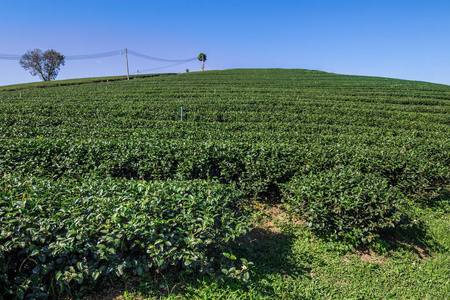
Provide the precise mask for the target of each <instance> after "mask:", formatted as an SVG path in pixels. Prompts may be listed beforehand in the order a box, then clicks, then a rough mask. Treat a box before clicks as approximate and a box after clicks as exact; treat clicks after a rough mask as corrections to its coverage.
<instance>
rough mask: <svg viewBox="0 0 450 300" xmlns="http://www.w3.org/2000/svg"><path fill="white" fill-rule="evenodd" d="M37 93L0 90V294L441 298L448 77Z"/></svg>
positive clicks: (175, 79) (288, 74) (277, 75)
mask: <svg viewBox="0 0 450 300" xmlns="http://www.w3.org/2000/svg"><path fill="white" fill-rule="evenodd" d="M116 79H121V78H116ZM81 83H82V84H81ZM51 85H52V86H51V88H35V84H32V85H18V86H14V87H4V89H3V90H0V169H1V170H2V173H3V177H2V178H1V181H0V186H1V187H2V194H1V198H0V207H1V208H2V211H1V214H0V218H1V221H2V222H3V223H4V224H8V225H7V226H6V227H4V229H3V230H2V232H1V235H0V247H2V248H1V249H2V255H4V256H1V257H0V269H1V270H9V271H8V272H5V273H2V274H0V283H1V284H0V286H3V287H7V288H3V289H2V288H0V293H2V294H5V293H10V294H15V295H20V293H21V292H23V293H25V294H27V293H30V291H31V290H33V289H34V291H38V290H39V291H41V292H44V293H50V294H51V293H53V294H51V295H52V296H55V297H56V296H61V294H60V293H63V294H64V293H67V291H70V292H71V293H81V294H80V295H81V296H83V295H84V296H85V293H86V292H85V291H89V290H90V289H96V288H97V287H98V285H99V284H103V285H106V286H108V284H110V282H111V280H117V281H116V282H117V285H118V286H121V287H122V286H125V285H126V284H128V287H130V286H133V289H132V293H134V294H133V295H134V296H135V297H141V298H142V297H151V296H161V295H165V294H167V293H172V292H173V293H174V294H175V295H174V296H184V297H187V298H193V297H220V295H223V294H227V295H232V296H234V297H236V298H241V297H244V298H245V297H247V298H295V297H300V298H333V297H335V298H345V297H349V298H351V297H360V298H361V297H362V298H383V297H385V298H387V297H388V296H389V297H396V298H401V297H406V298H408V297H415V298H417V297H418V298H445V296H446V295H448V294H449V293H450V290H449V288H450V286H449V285H448V268H447V266H448V264H449V263H450V261H449V260H450V256H449V251H450V239H449V235H448V228H449V226H450V214H449V213H450V198H449V195H450V192H449V180H450V118H449V117H448V116H449V113H450V86H446V85H439V84H432V83H426V82H416V81H406V80H399V79H389V78H378V77H366V76H350V75H339V74H331V73H326V72H320V71H312V70H301V69H296V70H283V69H235V70H224V71H207V72H192V73H184V74H161V76H152V77H142V76H141V77H136V78H133V79H132V80H129V81H128V80H110V79H108V78H106V80H105V78H102V79H86V80H77V81H61V82H58V81H55V82H52V83H51ZM37 86H45V84H44V83H42V85H37ZM181 107H183V110H182V112H183V119H182V120H181ZM46 224H49V225H46ZM2 257H5V258H7V259H3V258H2ZM29 258H31V259H29ZM249 262H253V263H254V265H253V266H252V264H251V263H249ZM249 270H250V271H249ZM212 275H214V276H212ZM220 277H225V278H226V279H225V280H223V281H221V280H220V279H219V278H220ZM362 278H363V280H362ZM15 282H25V283H26V284H23V285H20V286H19V285H17V284H15ZM54 282H56V283H57V284H58V286H61V287H63V288H62V290H61V291H55V290H51V289H50V288H49V287H50V286H51V284H53V283H54ZM161 285H163V286H164V288H160V286H161ZM25 286H29V287H30V288H29V289H27V288H25ZM8 289H9V290H8ZM83 290H84V292H83ZM36 293H37V292H36ZM83 293H84V294H83ZM139 293H140V294H139ZM109 296H110V295H109Z"/></svg>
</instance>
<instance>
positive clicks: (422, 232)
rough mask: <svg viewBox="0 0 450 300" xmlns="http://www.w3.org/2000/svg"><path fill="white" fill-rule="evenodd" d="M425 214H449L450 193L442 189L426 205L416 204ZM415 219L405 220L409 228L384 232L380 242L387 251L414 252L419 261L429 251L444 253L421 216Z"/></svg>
mask: <svg viewBox="0 0 450 300" xmlns="http://www.w3.org/2000/svg"><path fill="white" fill-rule="evenodd" d="M417 205H418V207H420V209H422V210H423V211H424V212H426V214H429V213H431V214H433V215H436V216H437V215H439V214H447V213H449V212H450V191H449V190H448V189H442V190H440V191H439V192H437V193H436V194H435V196H434V197H432V198H430V199H429V200H428V201H427V203H426V205H424V204H423V203H420V204H417ZM416 217H417V219H412V217H408V218H406V219H405V222H404V223H405V224H409V226H407V227H405V228H401V227H398V228H393V229H388V230H385V231H384V232H383V233H382V234H381V235H380V239H381V241H383V242H385V243H386V246H387V248H388V250H399V249H404V250H410V251H412V252H414V253H415V254H416V255H417V256H418V257H419V258H420V259H425V258H427V257H428V256H430V250H433V251H438V252H441V251H444V250H445V247H443V246H442V245H441V244H440V243H439V242H438V241H436V240H435V239H434V238H433V237H432V236H431V235H430V234H429V229H430V228H429V225H428V224H427V223H426V222H424V221H423V220H422V219H421V216H416Z"/></svg>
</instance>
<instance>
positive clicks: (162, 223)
mask: <svg viewBox="0 0 450 300" xmlns="http://www.w3.org/2000/svg"><path fill="white" fill-rule="evenodd" d="M0 184H1V193H0V207H1V208H2V209H1V210H0V223H1V224H2V226H1V230H0V271H1V272H0V295H3V296H6V295H16V296H18V297H19V298H21V297H23V296H27V297H28V296H31V297H37V296H39V295H41V296H42V295H46V294H48V293H49V288H50V287H51V286H52V287H53V288H55V287H58V288H63V290H64V288H70V289H72V290H76V289H78V288H80V287H86V286H91V287H92V286H95V283H96V282H101V281H102V280H103V279H105V278H108V277H111V276H112V277H120V276H123V275H124V274H139V275H140V274H143V273H146V272H147V273H148V272H155V271H156V270H163V269H168V270H169V271H170V270H172V271H173V270H186V271H188V270H192V271H196V272H201V273H208V274H215V273H217V272H219V273H220V274H221V270H222V269H224V268H225V269H227V268H230V267H233V265H234V264H235V262H236V260H234V261H233V260H231V259H229V258H227V257H233V258H234V256H233V255H232V254H230V253H229V252H230V251H229V247H230V243H231V242H232V241H234V240H235V239H236V238H237V237H239V236H241V235H242V234H244V233H245V232H246V230H247V228H248V226H247V225H248V222H247V220H246V210H245V208H243V207H241V206H240V203H239V202H240V193H238V192H237V191H236V190H235V189H233V188H232V187H229V186H224V185H221V184H217V183H211V182H204V181H191V182H174V181H167V182H145V181H131V180H130V181H126V180H118V179H111V178H110V179H106V180H89V181H84V182H78V181H74V180H62V179H60V180H58V181H54V180H51V179H46V178H17V177H12V176H5V177H3V178H2V179H1V180H0ZM224 253H225V254H226V255H227V256H224ZM227 253H228V254H227ZM230 276H233V274H230ZM83 282H84V283H85V284H84V285H81V284H82V283H83Z"/></svg>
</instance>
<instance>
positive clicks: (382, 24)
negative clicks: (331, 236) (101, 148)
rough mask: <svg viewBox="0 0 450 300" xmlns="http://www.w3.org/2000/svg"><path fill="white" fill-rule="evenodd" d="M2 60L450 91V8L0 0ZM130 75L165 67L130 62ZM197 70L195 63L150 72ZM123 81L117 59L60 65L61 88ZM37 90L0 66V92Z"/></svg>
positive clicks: (108, 63) (381, 3) (428, 4)
mask: <svg viewBox="0 0 450 300" xmlns="http://www.w3.org/2000/svg"><path fill="white" fill-rule="evenodd" d="M0 4H1V5H0V54H16V55H22V54H24V53H25V52H26V51H27V50H29V49H34V48H40V49H42V50H47V49H55V50H57V51H59V52H61V53H62V54H64V55H81V54H93V53H102V52H109V51H115V50H120V49H123V48H128V49H131V50H134V51H136V52H139V53H142V54H146V55H150V56H154V57H160V58H167V59H187V58H192V57H196V56H197V55H198V54H199V53H200V52H204V53H206V54H207V56H208V60H207V65H206V69H230V68H305V69H314V70H322V71H327V72H333V73H340V74H355V75H369V76H382V77H393V78H402V79H411V80H421V81H429V82H436V83H444V84H450V1H435V0H427V1H425V0H423V1H415V0H408V1H397V0H389V1H387V0H373V1H372V0H365V1H361V0H358V1H356V0H355V1H354V0H348V1H339V0H316V1H311V0H308V1H302V0H295V1H294V0H292V1H283V0H277V1H275V0H274V1H266V0H258V1H253V0H251V1H245V0H241V1H235V0H209V1H207V0H203V1H202V0H164V1H163V0H160V1H153V0H147V1H133V0H130V1H125V0H121V1H114V0H108V1H103V0H98V1H96V0H89V1H85V0H78V1H48V0H40V1H36V0H33V1H29V0H26V1H22V0H14V1H10V0H0ZM129 64H130V72H131V73H135V72H136V71H137V70H146V69H152V68H157V67H163V66H166V65H168V63H160V62H153V61H149V60H144V59H141V58H138V57H134V56H130V57H129ZM186 68H189V69H190V70H191V71H198V70H200V68H201V63H200V62H198V61H195V62H190V63H187V64H183V65H178V66H174V67H170V68H164V69H159V70H154V71H150V72H184V71H185V69H186ZM122 74H126V66H125V57H124V56H123V55H121V56H120V55H118V56H113V57H107V58H101V59H92V60H82V61H67V62H66V65H65V66H64V67H62V68H61V71H60V74H59V76H58V79H68V78H79V77H94V76H107V75H122ZM31 81H39V79H38V78H37V77H33V76H31V75H30V74H29V73H28V72H27V71H25V70H23V69H22V68H21V67H20V65H19V63H18V61H8V60H0V85H7V84H15V83H22V82H31Z"/></svg>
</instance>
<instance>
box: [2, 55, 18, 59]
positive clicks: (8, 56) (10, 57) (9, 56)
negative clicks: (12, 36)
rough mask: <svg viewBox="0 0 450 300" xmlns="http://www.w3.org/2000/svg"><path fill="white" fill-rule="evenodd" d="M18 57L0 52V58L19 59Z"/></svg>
mask: <svg viewBox="0 0 450 300" xmlns="http://www.w3.org/2000/svg"><path fill="white" fill-rule="evenodd" d="M20 58H21V56H20V55H12V54H0V59H2V60H20Z"/></svg>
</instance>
